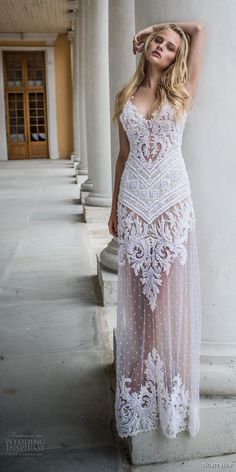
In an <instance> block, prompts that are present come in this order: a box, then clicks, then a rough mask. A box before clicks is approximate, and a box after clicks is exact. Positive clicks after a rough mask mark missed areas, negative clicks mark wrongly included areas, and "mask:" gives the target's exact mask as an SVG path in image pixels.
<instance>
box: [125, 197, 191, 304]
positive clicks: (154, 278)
mask: <svg viewBox="0 0 236 472" xmlns="http://www.w3.org/2000/svg"><path fill="white" fill-rule="evenodd" d="M117 210H118V241H119V251H118V262H119V264H121V265H124V264H125V259H126V258H127V260H128V262H129V264H130V265H131V267H132V268H133V270H134V273H135V275H137V276H138V275H139V276H140V280H141V282H142V284H143V294H144V295H145V296H146V297H147V298H148V301H149V305H150V308H151V310H154V309H155V306H156V300H157V295H158V293H159V291H160V286H161V285H162V273H163V271H165V272H166V274H167V275H168V273H169V270H170V266H171V264H172V263H173V261H174V260H175V259H176V258H178V259H179V262H180V264H182V265H183V264H185V262H186V258H187V249H186V242H187V238H188V232H189V230H190V229H191V228H193V227H194V226H195V214H194V208H193V205H192V199H191V197H189V198H187V199H185V200H183V201H181V202H179V203H177V204H176V205H174V206H173V207H171V208H170V209H169V210H168V211H166V212H165V213H163V214H162V215H160V216H159V217H158V218H157V220H156V221H154V222H153V223H152V224H150V225H149V224H148V223H147V222H145V221H144V220H143V219H141V218H140V217H139V216H138V215H137V214H136V213H135V212H133V211H132V210H129V209H128V208H127V207H126V206H124V205H123V204H122V203H121V202H120V201H118V207H117Z"/></svg>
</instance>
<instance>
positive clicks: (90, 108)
mask: <svg viewBox="0 0 236 472" xmlns="http://www.w3.org/2000/svg"><path fill="white" fill-rule="evenodd" d="M86 17H87V21H86V28H87V29H86V43H85V47H84V49H85V57H86V130H87V155H88V171H89V172H88V175H89V178H91V179H92V183H93V188H92V190H91V192H90V193H89V195H87V197H86V198H85V219H86V211H87V208H88V207H89V206H91V207H98V206H99V207H109V206H110V205H111V143H110V108H109V65H108V0H92V1H89V0H86Z"/></svg>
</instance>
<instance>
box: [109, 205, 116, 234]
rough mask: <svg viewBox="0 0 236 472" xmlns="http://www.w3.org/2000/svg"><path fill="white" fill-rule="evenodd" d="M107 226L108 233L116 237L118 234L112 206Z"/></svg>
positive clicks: (114, 209)
mask: <svg viewBox="0 0 236 472" xmlns="http://www.w3.org/2000/svg"><path fill="white" fill-rule="evenodd" d="M108 228H109V233H110V234H111V235H112V236H116V237H117V236H118V232H117V213H116V207H112V209H111V214H110V218H109V221H108Z"/></svg>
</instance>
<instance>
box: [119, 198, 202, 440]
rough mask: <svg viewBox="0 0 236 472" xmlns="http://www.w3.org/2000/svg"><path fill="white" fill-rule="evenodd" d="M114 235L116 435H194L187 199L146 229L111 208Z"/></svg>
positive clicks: (194, 327)
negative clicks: (116, 244) (114, 218)
mask: <svg viewBox="0 0 236 472" xmlns="http://www.w3.org/2000/svg"><path fill="white" fill-rule="evenodd" d="M118 235H119V237H118V239H119V243H120V247H119V265H118V284H117V336H116V400H115V416H116V425H117V430H118V434H119V436H120V437H127V436H133V435H135V434H137V433H138V432H145V431H151V430H153V429H159V428H160V429H161V431H162V433H163V434H164V435H165V436H166V437H168V438H175V437H176V434H177V433H178V432H180V431H184V430H188V431H189V433H190V435H191V436H196V434H197V433H198V432H199V429H200V421H199V367H200V366H199V364H200V339H201V299H200V277H199V265H198V249H197V240H196V232H195V217H194V210H193V206H192V200H191V196H190V197H188V198H187V199H185V201H183V202H180V203H178V204H176V205H174V206H173V207H172V208H171V209H169V210H168V211H167V212H165V214H164V215H160V216H159V217H158V218H157V219H156V221H154V222H153V223H152V225H147V224H146V223H145V222H144V221H143V220H142V219H141V218H140V217H139V216H138V215H137V214H136V213H135V212H133V211H131V210H129V209H128V208H127V207H125V206H124V205H123V204H121V203H119V204H118Z"/></svg>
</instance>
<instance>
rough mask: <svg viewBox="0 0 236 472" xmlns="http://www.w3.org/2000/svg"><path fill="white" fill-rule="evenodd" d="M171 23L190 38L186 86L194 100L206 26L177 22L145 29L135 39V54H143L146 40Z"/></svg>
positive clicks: (197, 23) (200, 23) (191, 22)
mask: <svg viewBox="0 0 236 472" xmlns="http://www.w3.org/2000/svg"><path fill="white" fill-rule="evenodd" d="M169 23H175V24H176V25H177V26H179V27H180V28H182V30H183V31H184V32H185V33H187V34H188V35H189V36H190V45H189V53H188V58H187V67H188V74H189V78H188V82H187V84H186V86H187V87H188V89H189V93H190V94H191V96H192V98H193V97H194V96H195V93H196V90H197V84H198V79H199V75H200V69H201V65H202V57H203V47H204V43H205V25H204V23H202V22H194V21H187V22H177V21H173V22H171V21H169V22H168V23H159V24H156V25H151V26H149V27H148V28H145V29H143V30H141V31H139V32H138V33H137V34H135V36H134V38H133V52H134V54H136V52H142V50H143V47H144V46H143V45H142V43H143V42H145V39H146V38H147V37H148V36H149V34H151V33H154V32H155V31H157V29H158V28H159V27H160V26H164V25H166V24H169Z"/></svg>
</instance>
